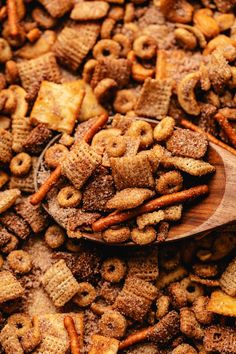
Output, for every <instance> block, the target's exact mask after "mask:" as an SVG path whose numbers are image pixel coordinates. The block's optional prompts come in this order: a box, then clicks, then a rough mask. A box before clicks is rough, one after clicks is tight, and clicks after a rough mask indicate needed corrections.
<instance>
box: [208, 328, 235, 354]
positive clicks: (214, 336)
mask: <svg viewBox="0 0 236 354" xmlns="http://www.w3.org/2000/svg"><path fill="white" fill-rule="evenodd" d="M203 345H204V349H205V350H207V352H208V351H209V352H217V353H235V350H236V331H235V329H233V328H230V327H224V326H210V327H208V328H206V330H205V335H204V339H203Z"/></svg>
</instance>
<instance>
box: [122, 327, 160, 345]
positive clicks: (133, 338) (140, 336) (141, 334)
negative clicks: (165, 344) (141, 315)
mask: <svg viewBox="0 0 236 354" xmlns="http://www.w3.org/2000/svg"><path fill="white" fill-rule="evenodd" d="M153 329H154V327H148V328H145V329H141V330H140V331H138V332H136V333H134V334H131V335H130V336H129V337H127V338H126V339H124V340H123V341H122V342H120V345H119V350H122V349H125V348H128V347H131V346H132V345H134V344H137V343H139V342H142V341H144V340H145V339H147V338H148V337H149V336H150V334H151V332H152V330H153Z"/></svg>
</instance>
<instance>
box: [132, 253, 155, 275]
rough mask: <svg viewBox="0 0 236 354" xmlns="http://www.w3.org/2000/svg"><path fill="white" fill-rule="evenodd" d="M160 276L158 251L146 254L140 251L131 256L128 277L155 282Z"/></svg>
mask: <svg viewBox="0 0 236 354" xmlns="http://www.w3.org/2000/svg"><path fill="white" fill-rule="evenodd" d="M158 275H159V269H158V255H157V252H156V250H155V249H154V250H153V251H151V250H150V252H148V254H147V253H146V252H142V251H138V252H134V253H133V254H132V253H131V254H129V258H128V276H131V277H135V278H139V279H143V280H146V281H155V280H156V279H157V277H158Z"/></svg>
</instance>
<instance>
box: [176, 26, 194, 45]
mask: <svg viewBox="0 0 236 354" xmlns="http://www.w3.org/2000/svg"><path fill="white" fill-rule="evenodd" d="M174 34H175V39H176V40H177V42H178V43H179V44H180V45H181V46H182V47H184V48H186V49H190V50H193V49H195V48H196V46H197V38H196V36H195V35H194V34H193V33H191V32H190V31H188V30H187V29H186V28H177V29H176V30H175V31H174Z"/></svg>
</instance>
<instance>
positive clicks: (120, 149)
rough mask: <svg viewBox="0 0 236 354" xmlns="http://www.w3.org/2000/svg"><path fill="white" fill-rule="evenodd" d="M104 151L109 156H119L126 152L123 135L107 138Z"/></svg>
mask: <svg viewBox="0 0 236 354" xmlns="http://www.w3.org/2000/svg"><path fill="white" fill-rule="evenodd" d="M106 152H107V154H108V156H109V157H120V156H123V155H124V153H125V152H126V142H125V140H124V138H123V136H116V137H114V138H109V139H108V141H107V146H106Z"/></svg>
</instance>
